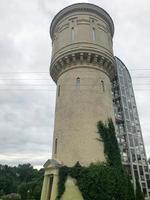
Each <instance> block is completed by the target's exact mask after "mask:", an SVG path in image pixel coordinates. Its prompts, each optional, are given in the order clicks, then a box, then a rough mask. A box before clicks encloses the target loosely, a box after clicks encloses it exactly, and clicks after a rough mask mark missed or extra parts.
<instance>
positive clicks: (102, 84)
mask: <svg viewBox="0 0 150 200" xmlns="http://www.w3.org/2000/svg"><path fill="white" fill-rule="evenodd" d="M101 87H102V91H103V92H105V85H104V81H101Z"/></svg>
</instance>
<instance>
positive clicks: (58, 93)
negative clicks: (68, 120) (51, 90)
mask: <svg viewBox="0 0 150 200" xmlns="http://www.w3.org/2000/svg"><path fill="white" fill-rule="evenodd" d="M57 95H58V97H59V96H60V85H58V91H57Z"/></svg>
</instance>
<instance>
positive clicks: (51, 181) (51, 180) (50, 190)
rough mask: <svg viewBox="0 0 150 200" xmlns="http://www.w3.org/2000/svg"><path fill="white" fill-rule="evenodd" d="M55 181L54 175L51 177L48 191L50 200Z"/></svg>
mask: <svg viewBox="0 0 150 200" xmlns="http://www.w3.org/2000/svg"><path fill="white" fill-rule="evenodd" d="M53 179H54V175H53V174H51V175H50V180H49V190H48V199H51V193H52V187H53Z"/></svg>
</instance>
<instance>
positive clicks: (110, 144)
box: [57, 120, 135, 200]
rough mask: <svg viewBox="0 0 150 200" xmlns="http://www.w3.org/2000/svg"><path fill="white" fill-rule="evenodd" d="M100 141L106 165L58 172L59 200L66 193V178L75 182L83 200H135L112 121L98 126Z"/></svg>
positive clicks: (79, 167)
mask: <svg viewBox="0 0 150 200" xmlns="http://www.w3.org/2000/svg"><path fill="white" fill-rule="evenodd" d="M97 128H98V134H99V139H102V140H103V143H104V153H105V156H106V158H107V161H106V162H105V163H97V164H91V165H90V166H88V167H84V166H81V165H80V163H79V162H77V163H76V164H75V166H73V167H67V166H63V167H61V168H60V169H59V182H58V195H57V200H60V198H61V196H62V195H63V193H64V191H65V181H66V179H67V176H71V177H72V178H74V179H76V181H77V186H78V188H79V190H80V191H81V193H82V196H83V199H84V200H135V195H134V190H133V186H132V184H131V182H130V179H129V176H128V174H127V173H126V171H125V170H124V168H123V166H122V163H121V156H120V151H119V147H118V143H117V140H116V136H115V128H114V125H113V122H112V120H108V122H107V123H105V124H104V123H103V122H98V124H97Z"/></svg>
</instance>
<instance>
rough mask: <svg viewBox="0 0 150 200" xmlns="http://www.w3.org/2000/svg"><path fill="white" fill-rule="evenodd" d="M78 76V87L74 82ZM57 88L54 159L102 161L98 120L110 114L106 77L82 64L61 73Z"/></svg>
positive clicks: (64, 160)
mask: <svg viewBox="0 0 150 200" xmlns="http://www.w3.org/2000/svg"><path fill="white" fill-rule="evenodd" d="M77 78H80V86H78V85H76V79H77ZM102 81H103V83H104V88H103V85H102ZM57 87H60V94H59V96H58V91H57V98H56V111H55V129H54V142H53V144H54V146H53V158H54V159H57V160H59V161H61V162H62V163H63V164H65V165H68V166H72V165H74V164H75V163H76V162H77V161H80V163H81V164H82V165H88V164H90V163H91V162H98V161H104V160H105V158H104V150H103V143H102V142H100V141H99V140H97V138H99V135H98V134H97V122H98V121H99V120H102V121H105V120H107V119H108V118H112V117H113V111H112V110H113V108H112V96H111V83H110V79H109V77H108V76H107V75H106V74H105V73H103V72H102V71H100V70H96V69H92V68H86V66H83V67H81V68H80V67H79V68H74V69H71V70H69V71H67V72H66V73H63V74H62V75H61V76H60V78H59V79H58V82H57ZM103 90H104V91H103ZM56 138H57V147H55V145H56V144H55V141H56ZM55 148H57V150H56V149H55Z"/></svg>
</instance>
